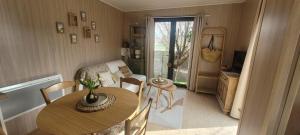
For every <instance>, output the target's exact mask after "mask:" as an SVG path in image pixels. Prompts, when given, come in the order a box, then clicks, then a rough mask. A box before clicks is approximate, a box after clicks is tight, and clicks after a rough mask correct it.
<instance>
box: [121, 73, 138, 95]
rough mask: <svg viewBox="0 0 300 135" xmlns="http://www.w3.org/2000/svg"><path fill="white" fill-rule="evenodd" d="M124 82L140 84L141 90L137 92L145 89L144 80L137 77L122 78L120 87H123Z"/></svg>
mask: <svg viewBox="0 0 300 135" xmlns="http://www.w3.org/2000/svg"><path fill="white" fill-rule="evenodd" d="M123 83H130V84H134V85H137V86H139V91H138V92H137V93H136V94H139V93H140V92H141V90H142V89H143V85H144V82H143V81H140V80H138V79H135V78H122V77H121V78H120V88H122V86H123Z"/></svg>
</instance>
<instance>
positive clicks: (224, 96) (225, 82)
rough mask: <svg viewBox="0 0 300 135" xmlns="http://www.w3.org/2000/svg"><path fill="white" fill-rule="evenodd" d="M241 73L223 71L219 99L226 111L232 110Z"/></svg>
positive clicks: (219, 84)
mask: <svg viewBox="0 0 300 135" xmlns="http://www.w3.org/2000/svg"><path fill="white" fill-rule="evenodd" d="M238 81H239V74H237V73H232V72H224V71H222V72H221V74H220V77H219V83H218V88H217V95H216V96H217V99H218V102H219V104H220V106H221V108H222V110H223V112H224V113H229V112H230V111H231V107H232V103H233V100H234V96H235V92H236V88H237V84H238Z"/></svg>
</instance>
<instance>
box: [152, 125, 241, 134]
mask: <svg viewBox="0 0 300 135" xmlns="http://www.w3.org/2000/svg"><path fill="white" fill-rule="evenodd" d="M237 128H238V127H237V126H230V127H211V128H195V129H177V130H161V131H147V135H236V131H237Z"/></svg>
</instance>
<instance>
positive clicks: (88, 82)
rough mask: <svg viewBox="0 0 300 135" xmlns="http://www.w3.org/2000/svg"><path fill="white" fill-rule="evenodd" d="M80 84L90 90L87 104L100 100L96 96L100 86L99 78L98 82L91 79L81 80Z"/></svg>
mask: <svg viewBox="0 0 300 135" xmlns="http://www.w3.org/2000/svg"><path fill="white" fill-rule="evenodd" d="M80 83H81V84H82V85H83V86H84V87H86V88H87V89H88V90H89V93H88V95H86V97H85V100H86V102H87V103H89V104H92V103H95V102H96V101H97V100H98V96H97V95H96V94H95V89H97V88H98V87H99V85H100V83H99V76H98V78H97V79H96V80H92V79H91V78H87V79H84V80H80Z"/></svg>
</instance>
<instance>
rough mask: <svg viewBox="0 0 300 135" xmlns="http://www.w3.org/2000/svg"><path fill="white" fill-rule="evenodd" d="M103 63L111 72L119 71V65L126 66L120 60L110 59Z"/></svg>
mask: <svg viewBox="0 0 300 135" xmlns="http://www.w3.org/2000/svg"><path fill="white" fill-rule="evenodd" d="M105 64H106V66H107V67H108V68H109V70H110V72H112V73H115V72H117V71H119V67H122V66H126V64H125V62H123V61H122V60H115V61H110V62H107V63H105Z"/></svg>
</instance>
